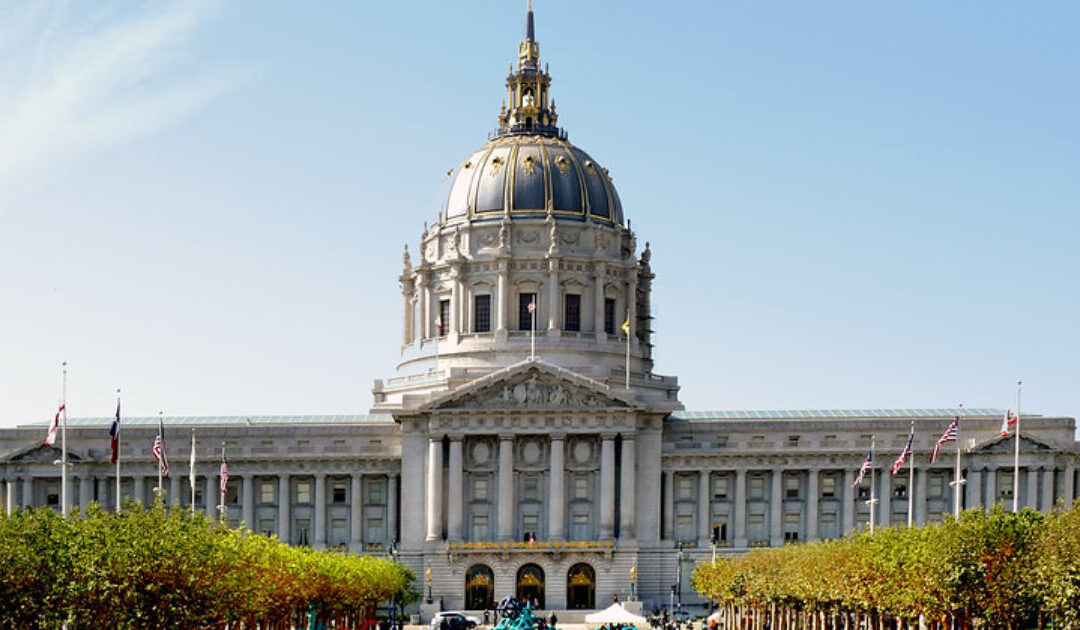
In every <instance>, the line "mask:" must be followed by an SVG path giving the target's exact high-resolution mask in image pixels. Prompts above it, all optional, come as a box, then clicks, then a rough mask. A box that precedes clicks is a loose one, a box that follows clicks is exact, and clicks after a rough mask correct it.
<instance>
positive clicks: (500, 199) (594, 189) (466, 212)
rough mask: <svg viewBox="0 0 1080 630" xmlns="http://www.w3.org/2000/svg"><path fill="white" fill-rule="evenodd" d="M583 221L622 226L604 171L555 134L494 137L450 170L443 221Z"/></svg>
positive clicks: (617, 201) (613, 189)
mask: <svg viewBox="0 0 1080 630" xmlns="http://www.w3.org/2000/svg"><path fill="white" fill-rule="evenodd" d="M549 210H550V211H551V213H552V215H553V216H554V217H555V218H556V219H560V220H570V221H575V220H576V221H585V220H586V219H588V220H592V221H597V222H600V223H606V224H608V225H621V224H622V223H623V213H622V205H621V204H620V203H619V195H618V194H617V193H616V192H615V186H614V185H613V184H612V182H611V177H610V176H609V175H608V172H607V169H605V168H602V167H601V166H600V165H599V164H597V163H596V162H595V161H594V160H593V159H592V158H591V157H589V154H587V153H585V152H584V151H582V150H581V149H579V148H577V147H575V146H574V145H573V144H570V142H568V141H567V140H566V139H565V137H564V136H563V137H560V136H559V135H553V134H552V135H527V134H508V135H502V136H500V137H496V138H494V139H493V140H491V141H490V142H488V143H487V144H485V145H484V146H482V147H480V148H479V149H478V150H476V151H474V152H473V153H472V154H471V155H470V156H469V157H467V158H466V159H465V160H464V161H463V162H462V163H461V164H460V165H459V166H458V168H457V169H455V170H454V173H453V175H452V180H451V182H450V186H449V193H448V194H447V197H446V202H445V204H444V206H443V211H444V216H445V217H446V219H447V220H448V221H451V220H455V219H464V218H470V219H471V220H473V221H478V220H485V219H493V220H497V219H502V218H503V217H509V218H511V219H513V218H530V217H533V218H535V217H544V216H546V215H547V213H548V211H549Z"/></svg>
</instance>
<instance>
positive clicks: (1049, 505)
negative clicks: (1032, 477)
mask: <svg viewBox="0 0 1080 630" xmlns="http://www.w3.org/2000/svg"><path fill="white" fill-rule="evenodd" d="M1042 473H1043V474H1042V501H1041V505H1040V506H1039V508H1040V509H1041V510H1043V511H1044V512H1049V511H1050V510H1051V509H1053V507H1054V469H1053V468H1043V471H1042Z"/></svg>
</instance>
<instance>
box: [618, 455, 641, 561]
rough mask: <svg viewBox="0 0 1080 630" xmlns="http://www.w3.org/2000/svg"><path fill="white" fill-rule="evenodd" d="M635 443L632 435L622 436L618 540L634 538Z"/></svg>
mask: <svg viewBox="0 0 1080 630" xmlns="http://www.w3.org/2000/svg"><path fill="white" fill-rule="evenodd" d="M636 442H637V441H636V440H635V439H634V436H633V435H624V436H623V441H622V479H621V480H620V482H619V483H620V493H619V501H620V502H621V505H620V506H619V538H622V539H623V540H632V539H633V538H634V537H635V529H634V515H635V514H636V513H637V512H636V505H637V501H636V499H637V485H636V483H635V482H636V480H637V465H636V464H635V462H636V461H637V460H636V455H637V443H636Z"/></svg>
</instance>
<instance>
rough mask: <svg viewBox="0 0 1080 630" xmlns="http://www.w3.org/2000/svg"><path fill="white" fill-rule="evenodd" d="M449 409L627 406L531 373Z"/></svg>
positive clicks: (452, 405)
mask: <svg viewBox="0 0 1080 630" xmlns="http://www.w3.org/2000/svg"><path fill="white" fill-rule="evenodd" d="M448 406H449V407H459V408H465V409H515V408H525V409H565V408H582V407H586V408H600V407H626V403H624V402H622V401H621V400H617V399H614V398H607V397H605V396H602V395H598V394H596V393H595V392H591V391H589V390H587V389H585V388H582V387H577V386H574V385H570V384H567V383H564V382H560V381H559V380H557V379H556V378H555V377H553V376H550V375H546V374H536V373H532V374H529V375H522V376H521V377H519V378H518V379H516V380H513V381H508V382H505V383H501V384H498V385H494V386H492V387H491V388H489V389H488V390H486V391H481V392H480V393H478V394H476V395H474V396H471V397H469V398H466V399H465V400H463V401H461V402H459V403H457V404H450V405H448Z"/></svg>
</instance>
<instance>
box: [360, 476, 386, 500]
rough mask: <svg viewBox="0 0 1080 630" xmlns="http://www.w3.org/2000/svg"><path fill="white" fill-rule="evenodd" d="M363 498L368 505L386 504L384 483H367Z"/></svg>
mask: <svg viewBox="0 0 1080 630" xmlns="http://www.w3.org/2000/svg"><path fill="white" fill-rule="evenodd" d="M364 496H365V498H366V499H367V503H368V504H370V505H384V504H385V503H386V481H385V480H383V479H374V480H372V481H369V482H368V486H367V492H365V493H364Z"/></svg>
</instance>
